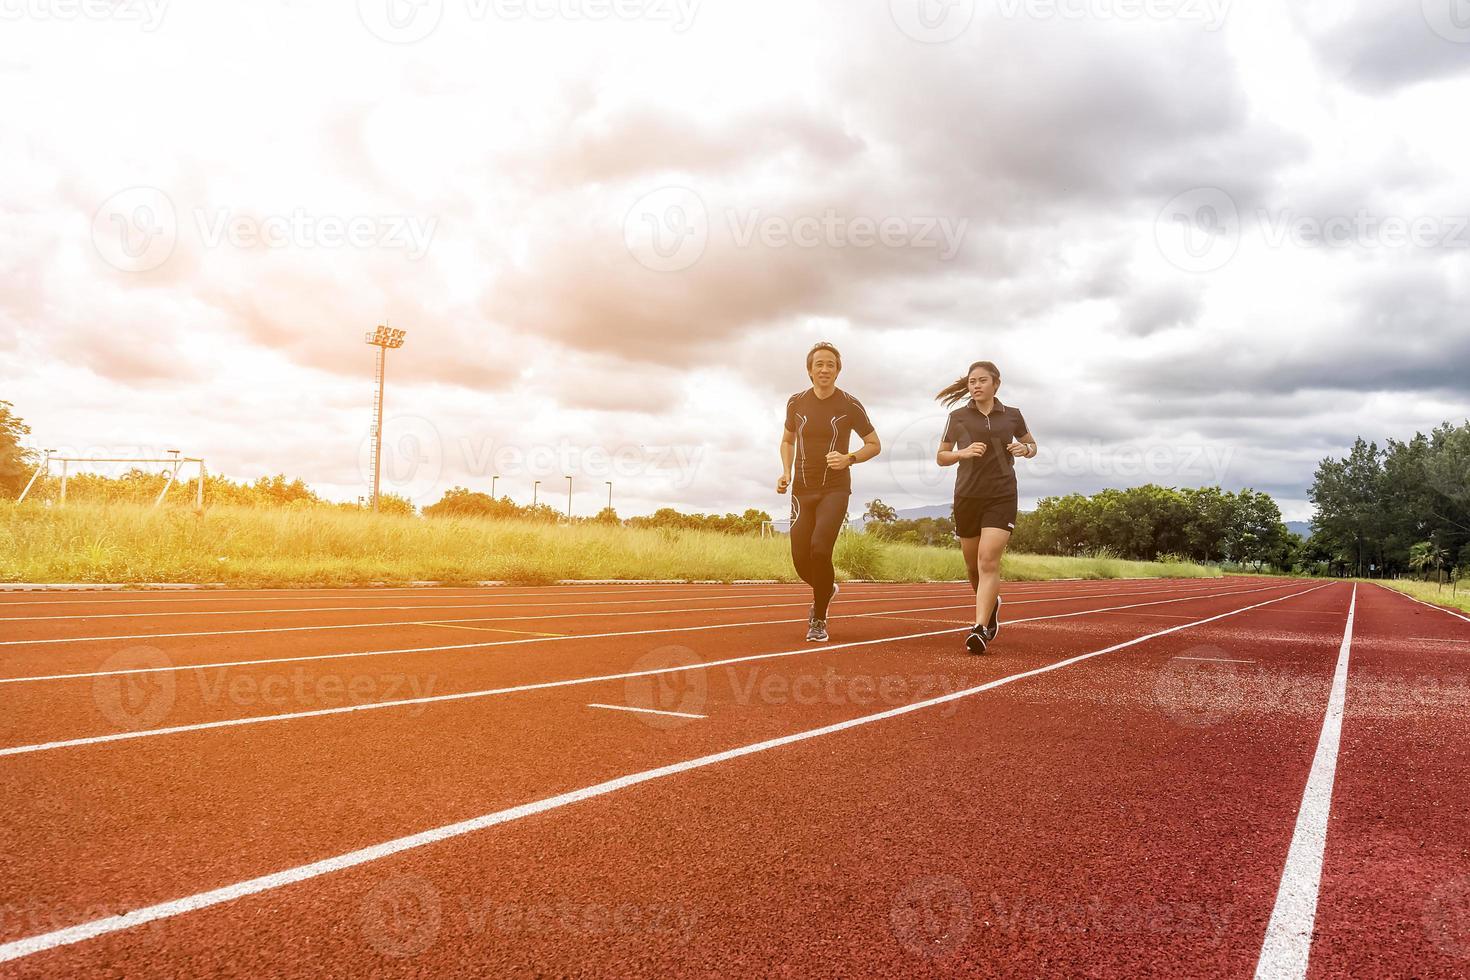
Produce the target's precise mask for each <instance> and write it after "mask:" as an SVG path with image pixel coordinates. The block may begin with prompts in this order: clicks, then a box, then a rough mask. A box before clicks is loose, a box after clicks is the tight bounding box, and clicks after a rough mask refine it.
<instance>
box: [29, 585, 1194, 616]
mask: <svg viewBox="0 0 1470 980" xmlns="http://www.w3.org/2000/svg"><path fill="white" fill-rule="evenodd" d="M1061 581H1067V580H1049V581H1022V582H1015V583H1006V585H1007V587H1008V588H1010V589H1012V590H1013V591H1015V592H1017V593H1018V594H1019V593H1020V592H1025V593H1026V594H1028V595H1031V594H1035V593H1038V592H1046V591H1048V590H1050V589H1056V588H1060V587H1062V586H1060V585H1059V584H1058V583H1059V582H1061ZM1216 581H1218V580H1215V579H1097V580H1095V581H1093V582H1092V583H1090V584H1094V585H1098V586H1099V587H1102V586H1105V585H1107V584H1112V583H1125V582H1140V583H1148V582H1191V583H1193V582H1199V583H1205V582H1216ZM739 585H740V583H738V582H735V583H723V582H722V583H719V584H718V585H709V586H704V587H703V590H704V591H698V590H699V589H700V587H699V586H692V585H690V586H663V585H639V586H637V587H631V588H623V589H588V588H577V587H573V586H553V585H548V586H542V587H540V588H535V589H531V590H527V591H511V590H509V589H504V588H501V587H494V588H485V589H473V590H464V589H454V588H444V589H428V590H424V589H420V590H418V591H419V592H420V593H421V594H419V595H385V593H393V592H397V591H399V590H397V589H392V588H383V589H372V590H368V591H366V592H350V591H348V590H341V591H340V592H338V593H337V594H322V593H321V592H319V591H313V590H310V589H275V590H263V591H267V592H271V593H273V594H271V595H219V594H218V590H210V591H211V592H213V593H215V594H207V593H203V592H199V593H193V594H192V595H190V596H186V597H177V596H169V597H157V598H155V597H152V596H151V594H149V593H133V595H138V596H148V598H116V599H108V598H105V596H107V595H111V594H112V593H99V594H98V596H97V597H95V598H90V599H17V600H10V601H7V600H5V599H4V598H3V593H0V609H10V608H11V607H13V606H68V605H94V606H108V605H115V606H127V605H131V604H135V603H154V604H157V603H180V602H191V603H204V602H266V601H271V600H277V601H279V600H282V599H292V598H295V599H298V600H300V601H302V602H305V601H307V600H312V599H315V600H318V601H321V602H361V601H363V600H366V599H371V598H374V597H375V596H383V597H384V598H389V599H398V600H405V601H406V600H414V599H426V600H427V599H479V598H487V599H488V598H495V599H532V598H538V597H540V598H546V597H549V596H560V597H561V598H562V599H563V600H570V599H579V598H581V597H583V596H591V595H651V594H661V595H662V596H663V597H664V598H679V596H674V595H670V593H672V592H673V591H674V590H675V589H676V588H678V589H681V590H695V591H689V592H688V595H687V596H686V597H687V598H697V597H699V596H701V595H704V594H705V592H707V591H708V590H709V589H710V588H726V589H728V588H733V587H737V586H739ZM842 586H843V588H844V589H848V590H850V592H851V594H853V595H857V594H859V593H861V594H863V595H871V594H873V593H874V592H882V591H894V590H899V589H919V588H943V587H945V586H954V587H955V588H956V589H959V588H961V587H964V586H967V583H965V582H963V581H954V582H843V583H842ZM0 588H3V586H0ZM559 589H565V590H570V591H558V590H559ZM274 593H282V594H274ZM291 593H294V594H295V595H294V596H293V595H292V594H291ZM807 593H808V590H807V587H806V586H805V585H802V584H800V583H789V584H781V583H771V584H768V585H767V584H762V585H750V586H744V587H741V591H740V595H742V596H750V597H751V598H761V597H763V596H768V597H779V596H785V595H801V594H807ZM706 597H707V596H706ZM334 608H336V607H334ZM235 611H236V612H241V613H248V612H253V611H255V610H251V609H238V610H235Z"/></svg>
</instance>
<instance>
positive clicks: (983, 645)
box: [965, 626, 990, 656]
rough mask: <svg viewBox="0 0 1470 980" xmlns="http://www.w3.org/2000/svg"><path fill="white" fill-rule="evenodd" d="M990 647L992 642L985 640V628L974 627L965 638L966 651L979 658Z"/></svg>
mask: <svg viewBox="0 0 1470 980" xmlns="http://www.w3.org/2000/svg"><path fill="white" fill-rule="evenodd" d="M989 647H990V641H989V640H987V639H986V638H985V627H983V626H973V627H971V628H970V632H969V634H968V635H966V637H965V649H966V650H969V651H970V652H971V653H973V654H975V655H976V656H979V655H980V654H983V653H985V652H986V650H987V649H989Z"/></svg>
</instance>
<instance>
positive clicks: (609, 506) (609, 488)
mask: <svg viewBox="0 0 1470 980" xmlns="http://www.w3.org/2000/svg"><path fill="white" fill-rule="evenodd" d="M602 482H604V483H606V484H607V509H608V510H612V481H611V480H604V481H602Z"/></svg>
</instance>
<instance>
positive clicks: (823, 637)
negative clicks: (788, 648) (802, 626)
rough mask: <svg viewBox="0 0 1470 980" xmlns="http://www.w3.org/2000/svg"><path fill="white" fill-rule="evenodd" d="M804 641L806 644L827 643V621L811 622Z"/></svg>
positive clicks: (815, 620)
mask: <svg viewBox="0 0 1470 980" xmlns="http://www.w3.org/2000/svg"><path fill="white" fill-rule="evenodd" d="M806 641H807V642H808V643H826V642H827V621H826V620H825V619H814V620H812V625H811V628H810V629H808V630H807V631H806Z"/></svg>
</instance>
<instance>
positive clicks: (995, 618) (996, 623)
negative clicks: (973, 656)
mask: <svg viewBox="0 0 1470 980" xmlns="http://www.w3.org/2000/svg"><path fill="white" fill-rule="evenodd" d="M997 636H1000V596H996V597H995V610H994V611H993V612H992V613H991V614H990V622H988V623H986V624H985V640H986V642H988V643H994V642H995V638H996V637H997Z"/></svg>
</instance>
